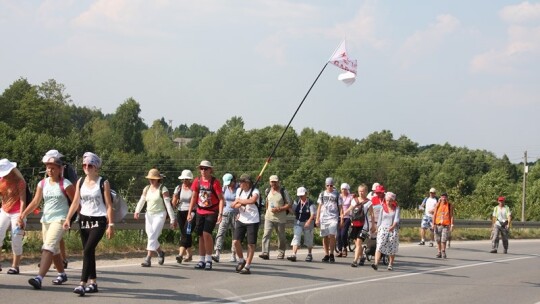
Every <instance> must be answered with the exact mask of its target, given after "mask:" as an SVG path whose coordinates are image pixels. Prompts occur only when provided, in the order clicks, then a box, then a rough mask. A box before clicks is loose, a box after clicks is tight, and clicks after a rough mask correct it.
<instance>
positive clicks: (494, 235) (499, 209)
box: [490, 196, 512, 253]
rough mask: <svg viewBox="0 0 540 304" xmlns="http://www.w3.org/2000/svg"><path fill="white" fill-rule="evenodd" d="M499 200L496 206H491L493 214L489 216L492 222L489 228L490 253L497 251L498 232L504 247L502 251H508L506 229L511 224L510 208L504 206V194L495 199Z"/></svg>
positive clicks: (507, 229)
mask: <svg viewBox="0 0 540 304" xmlns="http://www.w3.org/2000/svg"><path fill="white" fill-rule="evenodd" d="M497 201H498V202H499V205H498V206H495V208H493V214H492V216H491V221H492V224H493V229H492V230H491V251H490V252H491V253H497V249H498V248H499V234H500V235H501V238H502V243H503V247H504V253H508V231H509V230H510V226H511V224H512V213H511V212H510V208H508V206H505V204H504V203H505V201H506V198H505V197H504V196H499V198H498V199H497Z"/></svg>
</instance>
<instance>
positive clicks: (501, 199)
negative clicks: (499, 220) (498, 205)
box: [497, 196, 506, 202]
mask: <svg viewBox="0 0 540 304" xmlns="http://www.w3.org/2000/svg"><path fill="white" fill-rule="evenodd" d="M505 200H506V198H505V197H504V196H499V198H498V199H497V201H499V202H504V201H505Z"/></svg>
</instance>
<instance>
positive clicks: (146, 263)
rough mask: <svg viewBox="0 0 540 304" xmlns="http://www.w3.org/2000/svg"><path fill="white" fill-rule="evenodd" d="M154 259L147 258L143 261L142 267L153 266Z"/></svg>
mask: <svg viewBox="0 0 540 304" xmlns="http://www.w3.org/2000/svg"><path fill="white" fill-rule="evenodd" d="M151 266H152V261H151V260H150V259H149V258H145V259H144V262H142V263H141V267H151Z"/></svg>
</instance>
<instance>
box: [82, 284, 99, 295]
mask: <svg viewBox="0 0 540 304" xmlns="http://www.w3.org/2000/svg"><path fill="white" fill-rule="evenodd" d="M84 292H85V293H93V292H98V288H97V284H96V283H91V284H88V285H86V287H85V288H84Z"/></svg>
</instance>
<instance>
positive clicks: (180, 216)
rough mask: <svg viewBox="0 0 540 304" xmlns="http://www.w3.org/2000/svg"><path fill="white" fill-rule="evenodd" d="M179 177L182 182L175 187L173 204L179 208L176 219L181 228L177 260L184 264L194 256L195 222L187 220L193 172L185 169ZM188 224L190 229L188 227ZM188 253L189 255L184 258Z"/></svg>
mask: <svg viewBox="0 0 540 304" xmlns="http://www.w3.org/2000/svg"><path fill="white" fill-rule="evenodd" d="M178 179H179V180H181V181H182V184H180V185H178V186H176V188H175V189H174V194H173V200H172V204H173V207H174V208H176V209H177V212H176V220H177V222H178V227H179V228H180V248H178V255H177V256H176V262H178V264H182V261H186V262H190V261H191V260H192V258H193V250H192V248H191V246H192V243H193V241H192V240H193V238H192V237H191V230H192V229H193V228H194V226H195V225H194V224H195V223H194V221H193V220H191V221H190V222H188V221H187V216H188V209H189V203H190V201H191V193H192V191H191V183H192V181H193V172H191V170H183V171H182V174H180V176H179V177H178ZM188 226H189V229H187V228H188ZM188 230H189V231H188ZM186 254H187V257H185V258H184V256H185V255H186Z"/></svg>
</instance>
